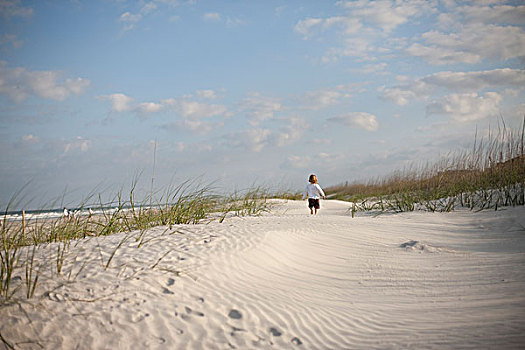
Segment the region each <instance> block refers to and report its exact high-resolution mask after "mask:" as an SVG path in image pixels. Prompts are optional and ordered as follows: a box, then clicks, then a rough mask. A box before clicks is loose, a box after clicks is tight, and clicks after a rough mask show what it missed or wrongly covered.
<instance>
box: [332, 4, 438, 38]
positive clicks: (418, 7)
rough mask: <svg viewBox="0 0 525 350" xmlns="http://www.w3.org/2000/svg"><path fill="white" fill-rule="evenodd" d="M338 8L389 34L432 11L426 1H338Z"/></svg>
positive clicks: (431, 6)
mask: <svg viewBox="0 0 525 350" xmlns="http://www.w3.org/2000/svg"><path fill="white" fill-rule="evenodd" d="M337 4H338V5H339V6H341V7H343V8H345V9H348V10H350V14H351V15H352V16H354V17H355V18H361V19H362V20H363V21H365V22H368V23H370V24H373V25H375V26H378V27H379V28H381V29H382V30H383V31H385V32H390V31H392V30H394V29H396V28H397V27H398V26H400V25H402V24H405V23H407V21H408V20H409V19H410V18H411V17H418V16H422V15H425V14H428V13H429V12H433V11H434V8H433V6H434V4H433V2H429V1H426V0H397V1H394V0H382V1H365V0H359V1H339V2H338V3H337Z"/></svg>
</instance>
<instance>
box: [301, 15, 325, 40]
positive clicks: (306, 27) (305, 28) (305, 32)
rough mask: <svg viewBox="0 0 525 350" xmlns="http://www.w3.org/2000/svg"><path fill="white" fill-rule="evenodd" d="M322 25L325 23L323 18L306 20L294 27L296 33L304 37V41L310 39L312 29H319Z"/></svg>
mask: <svg viewBox="0 0 525 350" xmlns="http://www.w3.org/2000/svg"><path fill="white" fill-rule="evenodd" d="M321 23H323V19H321V18H306V19H304V20H300V21H299V22H297V24H296V25H295V27H294V31H295V32H296V33H298V34H300V35H302V36H303V39H308V38H309V36H310V34H311V31H312V28H314V27H317V26H318V25H320V24H321Z"/></svg>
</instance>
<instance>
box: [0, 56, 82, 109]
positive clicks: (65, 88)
mask: <svg viewBox="0 0 525 350" xmlns="http://www.w3.org/2000/svg"><path fill="white" fill-rule="evenodd" d="M60 76H61V74H60V73H59V72H56V71H28V70H27V69H25V68H22V67H18V68H8V67H7V63H6V62H3V61H0V94H4V95H7V96H8V97H9V98H10V99H11V100H12V101H14V102H17V103H20V102H22V101H24V100H25V99H27V98H28V97H30V96H32V95H34V96H37V97H40V98H46V99H52V100H56V101H63V100H65V99H66V98H68V97H69V96H71V95H73V94H75V95H78V94H81V93H83V92H84V90H86V88H87V87H88V86H89V85H90V81H89V80H88V79H83V78H77V79H66V81H63V82H59V79H60Z"/></svg>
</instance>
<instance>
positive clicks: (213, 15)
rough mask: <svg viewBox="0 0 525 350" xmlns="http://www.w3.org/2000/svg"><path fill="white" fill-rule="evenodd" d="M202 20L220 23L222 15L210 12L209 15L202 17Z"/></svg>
mask: <svg viewBox="0 0 525 350" xmlns="http://www.w3.org/2000/svg"><path fill="white" fill-rule="evenodd" d="M202 18H203V19H204V20H205V21H211V22H218V21H220V20H221V15H220V14H219V13H217V12H208V13H205V14H204V15H203V16H202Z"/></svg>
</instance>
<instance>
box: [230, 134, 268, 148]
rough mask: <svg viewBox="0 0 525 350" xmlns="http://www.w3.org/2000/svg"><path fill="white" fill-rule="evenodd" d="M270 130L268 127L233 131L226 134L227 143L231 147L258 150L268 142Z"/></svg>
mask: <svg viewBox="0 0 525 350" xmlns="http://www.w3.org/2000/svg"><path fill="white" fill-rule="evenodd" d="M271 135H272V131H271V130H269V129H262V128H256V129H250V130H243V131H239V132H236V133H233V134H231V135H229V136H228V143H229V144H230V145H231V146H233V147H241V148H248V149H250V150H252V151H254V152H260V151H262V150H263V148H264V147H265V146H266V145H267V144H268V141H269V139H270V136H271Z"/></svg>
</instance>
